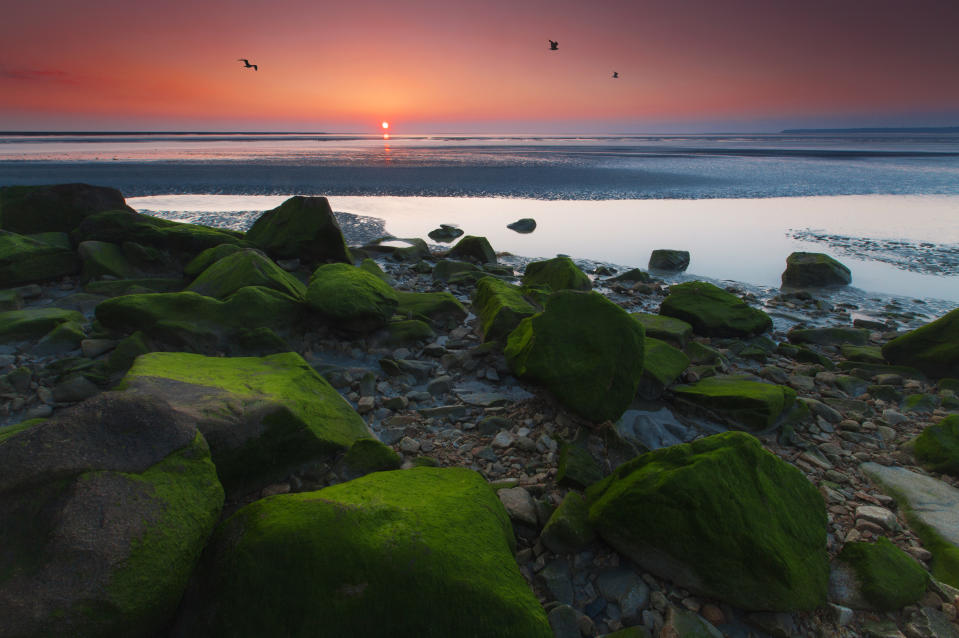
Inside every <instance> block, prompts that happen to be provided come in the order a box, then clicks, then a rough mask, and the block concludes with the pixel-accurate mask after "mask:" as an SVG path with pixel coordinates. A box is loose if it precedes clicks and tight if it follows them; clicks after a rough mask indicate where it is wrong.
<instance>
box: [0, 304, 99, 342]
mask: <svg viewBox="0 0 959 638" xmlns="http://www.w3.org/2000/svg"><path fill="white" fill-rule="evenodd" d="M85 321H86V319H84V317H83V315H82V314H80V313H79V312H76V311H75V310H61V309H60V308H52V307H45V308H24V309H23V310H9V311H7V312H0V343H10V342H13V341H24V340H36V339H40V338H41V337H43V336H44V335H46V334H47V333H49V332H50V331H52V330H55V329H56V328H57V327H58V326H60V325H62V324H66V323H72V324H77V325H79V324H83V323H85ZM78 345H79V342H78Z"/></svg>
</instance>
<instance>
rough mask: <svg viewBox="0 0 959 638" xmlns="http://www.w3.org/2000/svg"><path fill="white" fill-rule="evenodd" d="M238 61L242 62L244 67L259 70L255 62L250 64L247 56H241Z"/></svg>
mask: <svg viewBox="0 0 959 638" xmlns="http://www.w3.org/2000/svg"><path fill="white" fill-rule="evenodd" d="M237 62H242V63H243V68H244V69H253V70H254V71H259V69H258V68H257V67H256V65H255V64H250V61H249V60H247V59H246V58H240V59H238V60H237Z"/></svg>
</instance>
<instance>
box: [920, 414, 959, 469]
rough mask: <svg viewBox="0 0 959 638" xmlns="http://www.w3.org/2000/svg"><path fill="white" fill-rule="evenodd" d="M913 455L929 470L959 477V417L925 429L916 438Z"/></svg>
mask: <svg viewBox="0 0 959 638" xmlns="http://www.w3.org/2000/svg"><path fill="white" fill-rule="evenodd" d="M913 453H914V454H915V456H916V460H918V461H919V463H921V464H922V466H923V467H925V468H926V469H927V470H930V471H932V472H945V473H947V474H951V475H953V476H959V415H956V414H953V415H950V416H947V417H946V418H945V419H943V420H942V421H940V422H939V423H937V424H935V425H930V426H929V427H927V428H926V429H924V430H923V431H922V433H921V434H920V435H919V436H918V437H916V442H915V446H914V448H913Z"/></svg>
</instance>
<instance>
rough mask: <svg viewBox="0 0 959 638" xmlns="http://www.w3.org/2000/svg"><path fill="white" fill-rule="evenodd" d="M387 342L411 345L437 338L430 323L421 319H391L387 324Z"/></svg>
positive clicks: (395, 344)
mask: <svg viewBox="0 0 959 638" xmlns="http://www.w3.org/2000/svg"><path fill="white" fill-rule="evenodd" d="M386 332H387V335H388V336H387V338H386V343H387V344H389V345H393V346H398V345H410V346H412V345H413V344H416V343H420V342H423V341H429V340H430V339H435V338H436V333H435V332H433V329H432V328H431V327H430V324H428V323H426V322H425V321H420V320H419V319H404V320H402V321H390V322H389V323H388V324H387V325H386Z"/></svg>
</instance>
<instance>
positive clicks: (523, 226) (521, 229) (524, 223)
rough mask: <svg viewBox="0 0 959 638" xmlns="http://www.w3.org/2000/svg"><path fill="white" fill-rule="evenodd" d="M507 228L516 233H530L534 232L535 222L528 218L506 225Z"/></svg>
mask: <svg viewBox="0 0 959 638" xmlns="http://www.w3.org/2000/svg"><path fill="white" fill-rule="evenodd" d="M506 227H507V228H509V229H510V230H514V231H516V232H517V233H531V232H533V231H534V230H536V220H535V219H531V218H529V217H524V218H523V219H520V220H517V221H515V222H513V223H512V224H507V225H506Z"/></svg>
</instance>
